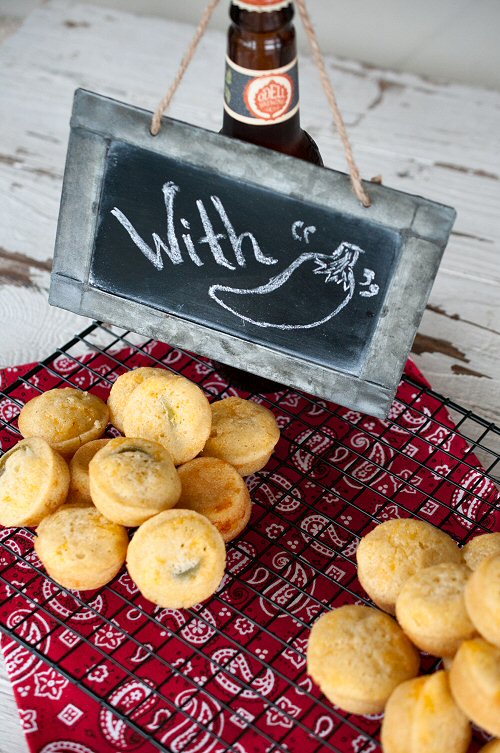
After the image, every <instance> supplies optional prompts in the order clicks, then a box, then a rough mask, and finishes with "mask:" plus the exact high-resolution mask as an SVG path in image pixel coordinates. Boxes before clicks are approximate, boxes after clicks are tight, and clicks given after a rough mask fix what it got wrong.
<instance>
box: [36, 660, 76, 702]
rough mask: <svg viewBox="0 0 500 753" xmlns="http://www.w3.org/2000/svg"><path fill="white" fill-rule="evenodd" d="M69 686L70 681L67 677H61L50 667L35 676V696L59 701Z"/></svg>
mask: <svg viewBox="0 0 500 753" xmlns="http://www.w3.org/2000/svg"><path fill="white" fill-rule="evenodd" d="M67 684H68V680H66V678H65V677H61V675H60V674H59V672H57V671H56V670H55V669H53V668H52V667H49V668H48V669H46V670H45V671H44V672H38V673H37V674H36V675H35V695H37V696H39V697H40V698H51V699H53V700H54V701H58V700H59V698H60V697H61V695H62V692H63V690H64V688H65V687H66V686H67Z"/></svg>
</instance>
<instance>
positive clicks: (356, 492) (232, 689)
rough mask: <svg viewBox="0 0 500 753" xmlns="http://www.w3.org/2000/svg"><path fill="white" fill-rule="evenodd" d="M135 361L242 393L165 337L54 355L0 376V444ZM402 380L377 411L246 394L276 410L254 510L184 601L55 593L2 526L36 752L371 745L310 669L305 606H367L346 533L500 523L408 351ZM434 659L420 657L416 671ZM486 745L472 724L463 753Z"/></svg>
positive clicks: (364, 721) (3, 613)
mask: <svg viewBox="0 0 500 753" xmlns="http://www.w3.org/2000/svg"><path fill="white" fill-rule="evenodd" d="M145 365H153V366H154V365H159V366H163V367H166V368H172V369H174V370H176V371H179V372H180V373H183V374H184V375H185V376H187V377H188V378H190V379H192V380H193V381H196V382H198V383H199V384H200V385H201V386H202V387H203V388H204V389H205V391H206V392H207V394H208V395H209V396H214V397H220V396H224V397H225V396H228V395H235V394H241V395H242V396H244V397H246V396H247V394H245V393H244V392H241V391H238V390H236V389H235V388H233V387H230V386H228V383H227V382H226V381H225V379H224V377H223V376H222V375H221V374H220V373H218V372H217V371H216V370H215V369H214V368H213V366H212V365H211V363H210V361H208V360H205V359H200V358H197V357H194V356H190V355H188V354H186V353H184V352H181V351H178V350H175V349H172V348H170V347H169V346H166V345H164V344H162V343H157V342H149V343H148V344H147V345H146V346H144V347H142V348H141V349H139V350H138V349H137V348H135V347H132V346H131V347H129V348H126V349H121V350H115V351H113V350H109V352H104V353H103V352H100V353H96V354H94V355H90V356H89V355H88V354H87V355H86V356H85V357H84V358H82V359H80V360H76V359H74V358H73V357H71V356H69V355H66V354H61V355H59V356H57V357H54V358H53V359H52V361H50V362H46V366H45V367H44V368H41V369H40V368H39V369H38V370H36V369H35V370H34V373H33V374H31V375H30V374H29V373H28V372H29V371H30V368H31V367H29V366H24V367H18V368H12V369H6V370H4V371H3V372H0V390H2V391H3V392H4V394H1V395H0V443H1V445H0V447H1V449H2V450H3V451H6V450H7V449H9V447H11V446H12V445H13V444H15V442H16V441H18V439H19V435H18V434H17V432H16V430H15V427H16V420H15V419H16V416H17V414H18V412H19V403H24V402H26V401H27V400H29V399H31V398H32V397H34V396H35V395H37V394H39V393H40V391H44V390H47V389H51V388H53V387H56V386H67V385H68V383H69V384H72V385H74V386H76V387H79V388H81V389H92V392H95V393H96V394H98V395H100V396H101V397H103V398H106V397H107V395H108V393H109V388H110V384H111V383H112V382H113V381H114V380H115V379H116V378H117V376H118V375H119V374H120V373H123V371H125V370H126V369H129V368H135V367H138V366H145ZM24 374H28V377H27V379H26V381H24V382H22V383H21V384H20V386H18V387H16V388H15V389H14V391H9V390H8V387H9V385H11V384H13V383H14V381H15V380H16V379H18V378H19V377H21V376H23V375H24ZM405 377H406V378H405V379H404V380H403V381H402V383H401V385H400V388H399V390H398V393H397V396H396V399H395V400H394V403H393V406H392V408H391V412H390V416H389V419H388V420H387V421H382V420H379V419H375V418H371V417H369V416H366V415H362V414H361V413H358V412H356V411H352V410H348V409H345V408H341V407H338V406H336V405H332V404H330V403H326V402H325V401H323V400H319V399H317V398H312V397H311V396H309V395H304V394H302V393H298V392H295V391H292V390H289V389H286V388H283V389H278V387H279V386H278V385H276V386H275V389H277V390H278V391H277V392H273V393H266V394H265V395H257V396H255V395H254V396H252V399H254V400H257V401H258V402H261V403H262V404H264V405H267V406H268V407H270V408H271V409H272V410H273V412H274V414H275V416H276V417H277V420H278V422H279V425H280V428H281V434H282V436H281V440H280V442H279V444H278V446H277V448H276V452H275V453H274V455H273V457H272V459H271V461H270V462H269V464H268V465H267V467H266V468H265V469H264V470H263V471H262V472H260V473H258V474H255V475H254V476H251V477H249V478H248V479H247V484H248V486H249V488H250V491H251V494H252V500H253V514H252V520H251V523H250V525H249V527H248V529H247V530H246V531H245V532H244V534H243V535H242V536H241V537H240V538H239V539H238V540H236V541H235V542H232V543H231V544H230V545H228V550H227V571H226V576H225V578H224V580H223V582H222V584H221V586H220V588H219V589H218V591H217V593H216V594H215V595H214V596H213V597H212V598H211V599H210V600H208V601H207V602H204V603H203V604H201V605H198V606H197V607H195V608H194V609H191V610H172V609H161V608H159V607H155V606H154V605H153V604H151V603H150V602H148V601H147V600H145V599H143V598H142V597H141V596H140V594H139V593H138V591H137V588H136V587H135V585H134V583H133V582H132V581H131V579H130V578H129V577H128V575H127V573H126V572H125V571H124V572H123V573H122V574H121V575H119V576H118V577H117V578H116V579H115V580H114V581H113V582H112V583H111V584H109V586H107V587H106V588H104V589H101V590H99V591H96V592H86V593H78V592H71V593H70V592H67V591H65V590H64V589H62V588H60V587H59V586H57V584H55V583H54V582H53V581H51V580H50V579H49V578H47V577H46V575H45V574H44V571H43V568H42V566H41V563H40V562H39V560H38V558H37V556H36V555H35V553H34V551H33V533H32V532H31V531H28V530H27V529H0V627H3V628H4V629H6V630H7V634H5V635H3V637H2V649H3V653H4V657H5V661H6V664H7V669H8V672H9V675H10V678H11V681H12V685H13V687H14V692H15V695H16V700H17V704H18V706H19V713H20V717H21V723H22V727H23V729H24V732H25V733H26V739H27V740H28V743H29V746H30V749H31V751H33V753H116V752H117V751H123V753H128V752H129V751H130V752H132V751H135V752H136V753H149V752H150V751H151V753H152V752H153V751H154V750H157V749H158V748H159V749H160V750H165V751H169V752H170V751H172V753H223V752H224V751H229V750H231V751H234V753H275V751H276V753H278V751H289V752H290V753H316V752H318V753H319V751H321V753H323V752H324V751H333V752H334V753H374V752H377V751H379V750H380V747H379V743H378V739H379V738H378V734H379V727H380V719H381V716H380V715H379V716H377V717H361V716H354V715H349V714H345V713H343V712H341V711H339V710H338V709H336V708H334V707H333V706H332V705H331V704H330V703H329V702H328V701H327V700H326V699H325V698H324V697H323V696H322V695H321V693H320V692H319V690H318V688H317V687H316V686H315V685H314V684H313V682H312V681H311V679H310V678H309V677H308V675H307V672H306V660H305V652H306V648H307V640H308V635H309V630H310V627H311V625H312V624H313V622H314V621H315V620H316V619H317V617H318V616H319V615H320V614H322V613H323V612H325V611H327V610H329V609H331V608H332V607H336V606H340V605H341V604H345V603H364V602H365V600H366V595H365V594H364V592H363V590H362V589H361V587H360V585H359V583H358V581H357V579H356V566H355V551H356V547H357V543H358V540H359V537H360V536H362V535H364V534H366V533H367V532H368V531H369V530H370V529H371V528H372V527H373V526H374V525H375V524H376V523H377V522H380V521H384V520H387V519H389V518H395V517H407V516H409V515H418V516H419V517H420V518H422V519H424V520H427V521H429V522H431V523H433V524H435V525H437V526H440V527H441V528H443V529H444V530H446V531H448V532H449V533H450V534H451V535H452V536H454V537H455V539H457V540H458V541H459V542H461V543H463V542H465V541H466V540H468V539H469V538H470V537H471V536H473V535H476V534H477V533H483V532H485V531H487V530H489V531H493V530H500V518H499V516H498V511H497V509H496V507H495V502H496V501H497V500H498V491H497V490H496V488H495V486H494V484H493V482H492V481H491V479H490V478H489V477H488V476H487V474H485V473H484V472H483V470H482V467H481V464H480V462H479V460H478V457H477V454H478V453H476V452H475V451H474V452H473V451H472V447H471V445H470V444H469V443H468V442H467V441H466V440H465V439H464V438H463V437H462V436H461V435H460V434H459V433H458V432H457V431H456V430H455V423H454V421H453V420H452V418H451V416H450V415H449V412H448V410H447V409H446V408H445V407H444V406H443V404H442V403H441V401H440V400H439V399H438V398H437V397H436V396H435V395H433V394H432V393H431V392H429V391H428V389H427V387H428V385H427V383H426V381H425V379H424V378H423V377H422V375H421V374H420V372H419V371H418V370H417V369H416V367H415V366H414V364H412V363H411V362H408V364H407V367H406V372H405ZM6 389H7V393H6V394H5V390H6ZM113 433H116V432H114V430H113V429H111V430H110V435H113ZM476 439H477V436H476ZM16 638H17V639H18V640H16ZM27 646H29V647H30V649H31V650H30V649H28V648H27ZM47 662H48V663H47ZM435 665H436V661H435V660H432V659H431V657H423V669H424V671H427V670H430V669H431V668H433V667H434V666H435ZM77 683H78V684H77ZM82 688H85V690H83V689H82ZM100 701H104V704H103V703H101V702H100ZM112 709H113V710H114V711H112ZM144 735H147V736H148V737H149V738H150V740H147V739H145V737H144ZM485 739H486V738H485V737H484V735H482V734H481V733H479V732H478V733H477V734H476V742H475V743H474V744H473V746H472V748H471V751H477V750H478V749H479V747H480V744H481V743H484V741H485ZM153 741H154V743H153Z"/></svg>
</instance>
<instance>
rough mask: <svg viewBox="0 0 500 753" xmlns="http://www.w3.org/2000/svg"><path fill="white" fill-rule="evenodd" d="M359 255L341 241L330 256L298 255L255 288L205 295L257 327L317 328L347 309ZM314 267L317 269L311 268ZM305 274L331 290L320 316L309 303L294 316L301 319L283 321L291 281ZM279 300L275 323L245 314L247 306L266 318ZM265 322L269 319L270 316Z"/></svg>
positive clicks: (213, 289)
mask: <svg viewBox="0 0 500 753" xmlns="http://www.w3.org/2000/svg"><path fill="white" fill-rule="evenodd" d="M362 253H364V251H363V249H362V248H359V246H355V245H354V244H352V243H347V242H346V241H344V242H342V243H341V244H340V245H339V246H338V248H336V249H335V251H333V252H332V253H331V254H320V253H315V252H312V251H311V252H306V253H303V254H301V255H300V256H299V257H298V258H297V259H295V261H293V262H292V264H290V266H288V267H287V268H286V269H285V270H283V272H281V273H280V274H278V275H276V276H275V277H271V279H270V280H269V281H268V282H266V283H264V284H263V285H259V286H258V287H255V288H233V287H230V286H228V285H219V284H215V285H211V286H210V288H209V290H208V293H209V295H210V297H211V298H213V300H214V301H216V302H217V303H218V304H219V306H222V307H223V308H225V309H226V310H227V311H230V312H231V313H232V314H234V315H235V316H237V317H239V318H240V319H242V320H244V321H246V322H250V323H251V324H255V325H256V326H257V327H273V328H275V329H283V330H286V329H311V328H313V327H319V326H320V325H321V324H325V322H327V321H329V320H330V319H332V318H333V317H334V316H336V315H337V314H338V313H339V311H341V310H342V309H343V308H344V307H345V306H347V304H348V303H349V301H350V300H351V298H352V297H353V295H354V290H355V285H356V283H355V279H354V267H355V266H356V262H357V261H358V258H359V255H360V254H362ZM313 264H315V265H316V266H315V267H313V266H312V265H313ZM307 274H314V275H323V276H324V281H323V283H324V284H328V285H331V286H332V287H331V291H330V290H328V291H327V292H328V295H327V296H324V295H323V293H321V298H322V308H323V310H322V311H321V312H318V310H316V311H314V307H311V306H310V305H309V302H306V305H305V306H304V307H302V308H299V312H298V314H297V319H299V318H300V317H302V319H301V320H300V321H295V322H291V321H283V319H284V318H288V316H289V314H290V308H291V307H290V306H288V311H287V315H286V317H285V316H284V314H283V310H284V307H285V308H286V307H287V304H290V303H291V300H290V294H289V293H290V287H291V284H292V282H291V281H292V278H293V277H294V276H295V275H298V276H301V277H303V275H307ZM278 291H279V292H278ZM330 292H331V295H330ZM245 296H248V298H247V299H246V300H245V299H243V298H242V297H245ZM278 297H279V299H280V304H281V305H280V306H278V307H277V311H278V319H277V321H266V320H265V319H264V318H263V319H257V318H256V315H255V314H253V313H252V314H250V313H249V312H248V311H245V309H247V308H248V306H247V305H246V304H247V303H248V304H250V308H251V309H252V310H253V311H255V310H257V311H258V310H259V309H260V310H261V311H262V312H263V316H266V314H265V313H264V312H265V310H266V309H268V310H270V307H271V306H272V304H273V302H276V301H277V300H278ZM315 303H316V301H315ZM256 304H257V305H256ZM318 307H319V301H318ZM280 312H281V313H280ZM304 312H305V313H304ZM308 314H309V319H310V320H309V321H303V319H304V318H307V315H308ZM280 317H281V319H280ZM267 318H268V319H270V318H272V317H271V316H270V315H269V312H268V314H267Z"/></svg>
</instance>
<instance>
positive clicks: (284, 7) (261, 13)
mask: <svg viewBox="0 0 500 753" xmlns="http://www.w3.org/2000/svg"><path fill="white" fill-rule="evenodd" d="M229 15H230V17H231V20H232V21H233V23H234V24H236V26H238V27H239V28H240V29H241V30H242V31H243V30H244V31H249V32H254V33H256V34H263V33H266V32H273V31H278V30H279V29H282V28H283V27H286V26H287V25H288V24H291V22H292V19H293V17H294V7H293V3H292V2H291V0H285V2H283V1H282V2H274V3H269V4H264V5H261V4H260V3H259V4H258V3H252V2H246V1H245V0H233V1H232V3H231V8H230V11H229Z"/></svg>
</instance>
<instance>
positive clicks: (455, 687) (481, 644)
mask: <svg viewBox="0 0 500 753" xmlns="http://www.w3.org/2000/svg"><path fill="white" fill-rule="evenodd" d="M450 687H451V692H452V694H453V698H454V699H455V701H456V703H457V704H458V705H459V706H460V708H461V709H462V711H463V712H464V714H465V715H466V716H468V717H469V719H470V720H471V721H472V722H474V724H477V725H478V726H479V727H482V728H483V729H484V730H486V732H489V734H490V735H495V736H496V737H500V649H499V648H497V647H496V646H492V645H491V644H490V643H487V642H486V641H485V640H483V639H482V638H472V639H471V640H470V641H464V642H463V643H462V645H461V646H460V648H459V649H458V651H457V654H456V656H455V658H454V660H453V664H452V665H451V670H450Z"/></svg>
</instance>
